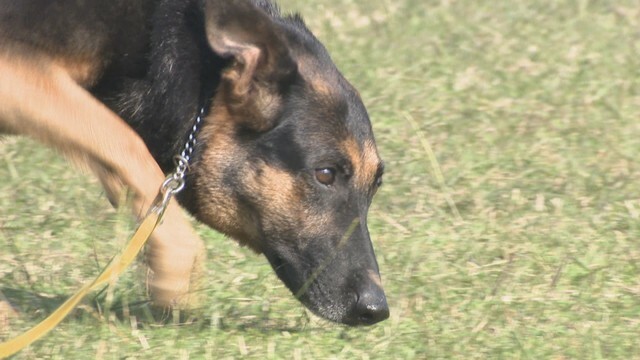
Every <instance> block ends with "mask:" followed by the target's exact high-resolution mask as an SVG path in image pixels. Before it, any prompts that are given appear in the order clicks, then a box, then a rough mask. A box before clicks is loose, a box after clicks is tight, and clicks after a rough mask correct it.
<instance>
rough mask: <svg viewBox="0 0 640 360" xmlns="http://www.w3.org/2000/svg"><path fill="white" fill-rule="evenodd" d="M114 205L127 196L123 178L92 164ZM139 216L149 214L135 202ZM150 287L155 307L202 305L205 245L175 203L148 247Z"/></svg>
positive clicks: (134, 209)
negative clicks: (201, 291)
mask: <svg viewBox="0 0 640 360" xmlns="http://www.w3.org/2000/svg"><path fill="white" fill-rule="evenodd" d="M89 166H90V167H91V169H92V171H93V173H94V174H95V175H96V176H97V177H98V179H100V182H101V183H102V186H103V187H104V189H105V190H106V192H107V196H108V197H109V199H110V201H111V202H112V204H113V205H115V206H117V205H119V204H118V202H119V201H120V199H122V198H123V197H124V196H123V195H124V193H123V192H124V191H125V187H124V186H123V183H122V181H121V180H120V178H119V177H118V176H117V175H116V174H114V173H113V172H112V171H109V170H108V169H106V168H104V167H103V166H101V165H100V164H99V163H95V162H94V163H90V164H89ZM133 211H134V213H135V214H136V215H137V216H138V217H141V216H143V215H144V213H143V211H146V209H145V207H144V203H141V202H139V201H138V202H136V200H134V201H133ZM146 253H147V263H148V265H149V273H148V277H147V280H148V286H149V292H150V295H151V298H152V299H153V302H154V304H155V305H156V306H159V307H173V308H182V309H184V308H193V307H195V306H197V305H198V303H199V301H198V300H199V296H197V289H198V284H199V282H200V281H199V280H201V279H202V277H203V273H204V258H205V256H206V252H205V249H204V243H203V242H202V240H201V239H200V237H199V236H198V235H197V234H196V233H195V231H194V229H193V228H192V227H191V225H190V224H189V221H188V220H187V219H186V218H185V216H184V214H183V213H182V210H181V209H180V207H179V206H178V205H177V203H176V201H175V199H172V200H171V203H170V205H169V207H168V209H167V210H166V212H165V220H164V221H163V222H162V223H161V224H160V225H159V226H158V228H156V230H155V231H154V232H153V235H152V236H151V239H150V240H149V242H148V244H147V249H146Z"/></svg>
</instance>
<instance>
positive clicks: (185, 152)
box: [160, 107, 204, 208]
mask: <svg viewBox="0 0 640 360" xmlns="http://www.w3.org/2000/svg"><path fill="white" fill-rule="evenodd" d="M203 117H204V107H202V108H200V111H199V112H198V116H196V121H195V123H194V124H193V126H192V127H191V131H190V132H189V137H188V138H187V142H186V143H185V144H184V149H182V152H181V153H180V155H176V156H175V157H174V159H173V161H174V163H175V165H176V169H175V170H174V171H173V172H172V173H171V174H169V176H167V178H166V179H165V180H164V182H163V183H162V186H161V187H160V191H161V192H162V208H166V206H167V205H168V204H169V200H170V199H171V197H172V196H173V195H175V194H177V193H179V192H180V191H182V189H184V184H185V176H186V174H187V172H188V171H189V162H190V161H191V156H192V155H193V149H194V148H195V146H196V143H197V140H196V135H197V133H198V130H200V124H201V123H202V118H203Z"/></svg>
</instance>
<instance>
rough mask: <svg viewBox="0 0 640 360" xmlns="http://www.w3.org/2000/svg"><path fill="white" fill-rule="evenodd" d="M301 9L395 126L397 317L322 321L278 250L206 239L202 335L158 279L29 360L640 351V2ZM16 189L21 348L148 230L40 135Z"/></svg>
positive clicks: (12, 210)
mask: <svg viewBox="0 0 640 360" xmlns="http://www.w3.org/2000/svg"><path fill="white" fill-rule="evenodd" d="M280 3H281V5H282V6H283V8H285V9H291V10H299V11H302V12H303V14H304V15H305V17H306V18H307V20H308V23H309V25H310V27H311V28H312V29H313V30H314V31H315V32H316V34H318V36H319V37H320V38H321V39H322V40H323V42H324V43H325V45H326V46H327V47H328V48H329V50H330V51H331V53H332V54H333V57H334V60H335V62H336V63H337V64H338V65H339V67H340V68H341V69H342V71H343V72H344V73H345V75H346V76H347V77H348V78H350V79H352V82H353V83H354V85H356V87H357V88H358V89H359V90H360V92H361V94H362V97H363V98H364V99H365V103H366V104H367V106H368V109H369V112H370V115H371V117H372V119H373V123H374V129H375V131H376V136H377V141H378V145H379V147H380V151H381V153H382V155H383V157H384V159H385V160H386V164H387V170H388V171H387V175H385V176H386V177H385V185H384V187H383V188H382V189H381V191H380V192H379V194H378V195H377V198H376V200H375V202H374V205H373V207H372V209H371V213H370V220H369V222H370V230H371V233H372V238H373V239H374V244H375V247H376V250H377V253H378V260H379V263H380V268H381V272H382V274H383V280H384V283H385V288H386V291H387V293H388V297H389V302H390V306H391V309H392V310H391V318H390V319H389V320H388V321H386V322H384V323H381V324H380V325H378V326H375V327H372V328H359V329H348V328H344V327H341V326H336V325H331V324H327V323H324V322H321V321H317V320H316V319H314V318H313V317H310V316H309V315H307V313H306V312H305V311H304V310H303V309H302V307H301V306H300V305H298V304H297V303H296V301H295V300H294V299H293V298H292V296H291V295H290V294H289V293H288V291H287V290H286V289H285V288H284V287H283V286H282V285H281V284H280V283H279V282H278V281H277V279H276V278H275V276H274V275H273V274H272V271H271V269H270V268H269V266H268V265H267V263H266V261H264V259H263V258H260V257H257V256H255V255H253V254H251V253H250V252H249V251H247V250H246V249H242V248H239V247H237V246H236V245H235V244H233V243H232V242H231V241H229V240H227V239H224V238H223V237H221V236H220V235H218V234H216V233H214V232H212V231H210V230H208V229H205V228H204V227H200V228H199V231H200V232H201V234H202V236H203V237H204V238H206V240H207V245H208V257H209V260H208V265H207V266H208V268H207V271H208V280H207V285H206V288H205V289H204V290H203V291H205V292H206V294H205V295H206V299H207V301H206V302H205V303H204V304H203V308H202V309H201V311H202V317H201V318H200V319H199V320H198V321H196V322H195V323H194V324H190V325H178V324H175V323H172V322H171V321H169V322H168V323H166V324H160V323H156V322H153V321H152V320H150V319H149V318H148V316H147V315H145V311H144V309H145V307H144V306H143V305H140V304H138V302H140V301H141V300H144V288H143V285H141V284H142V282H141V281H139V280H140V277H141V276H140V274H141V273H142V270H141V266H140V265H137V266H134V268H133V269H132V270H130V271H129V272H128V273H127V274H126V275H125V276H123V278H121V280H120V281H119V283H118V285H117V286H115V288H113V289H111V290H110V291H109V292H108V293H106V294H100V295H99V296H98V300H97V301H94V300H92V299H88V300H86V301H85V302H84V303H83V305H82V306H80V307H79V308H78V309H77V310H76V311H75V312H74V314H73V316H72V317H71V318H69V319H67V320H66V321H65V322H64V323H63V324H61V325H60V326H59V327H58V328H57V329H56V330H55V331H54V332H53V333H51V334H50V335H48V336H47V337H46V338H45V339H43V340H42V341H40V342H38V343H36V344H34V345H33V346H31V347H30V348H29V349H27V350H25V351H23V352H22V353H20V354H19V355H18V356H16V358H17V359H31V358H51V359H71V358H96V359H114V358H128V359H147V358H167V359H174V358H176V359H187V358H190V359H205V358H215V359H218V358H236V357H243V358H259V359H263V358H294V359H303V358H304V359H307V358H345V359H347V358H348V359H351V358H354V359H373V358H397V359H405V358H463V359H471V358H529V359H540V358H553V359H591V358H593V359H598V358H607V359H613V358H618V359H628V358H634V357H638V354H640V342H639V341H638V334H640V269H639V267H640V246H639V241H640V161H639V160H638V152H639V151H640V30H639V29H640V6H639V5H638V4H637V2H636V1H631V0H621V1H616V2H609V1H599V0H560V1H551V0H545V1H537V2H532V1H510V2H495V1H486V0H480V1H447V0H442V1H434V0H396V1H391V0H374V1H362V0H331V1H330V0H318V1H314V2H308V3H301V2H294V1H293V0H286V1H284V0H283V1H281V2H280ZM0 179H2V181H1V182H0V289H2V291H3V292H4V293H5V295H6V296H7V297H8V298H9V299H10V300H11V301H12V302H13V303H14V304H15V305H16V306H17V307H18V309H19V310H20V312H21V314H20V318H19V319H18V320H17V321H14V323H12V327H11V331H10V332H9V335H10V334H17V333H19V332H20V331H22V330H24V329H26V328H28V327H29V326H30V325H33V324H35V323H36V322H37V321H38V320H40V319H42V318H43V317H44V316H45V315H46V314H48V313H50V312H51V311H52V309H54V308H55V306H56V305H57V304H59V303H60V302H61V301H62V300H64V299H65V298H66V297H67V296H69V295H70V294H71V293H72V292H73V291H75V290H76V289H77V288H78V287H79V286H80V284H81V283H83V282H85V281H88V280H89V279H91V278H92V277H94V276H95V275H96V274H97V271H98V269H99V268H100V267H101V266H102V265H104V264H105V262H106V261H108V259H109V258H110V257H111V256H112V255H113V254H114V253H115V252H116V251H117V249H118V247H119V246H121V245H122V243H123V242H124V240H125V238H126V237H127V235H128V234H129V230H130V229H131V223H130V220H129V219H128V216H126V214H119V213H117V212H115V211H114V210H112V209H110V207H109V206H108V203H107V201H106V200H105V197H104V194H103V193H102V191H101V190H100V188H99V186H98V185H97V184H96V182H95V181H94V180H92V179H91V178H89V177H86V176H83V175H81V174H79V173H78V172H77V171H76V170H74V169H73V168H71V167H70V166H69V165H67V163H65V162H64V161H63V160H61V159H60V158H59V157H58V156H57V155H55V154H52V153H50V152H49V151H47V150H46V149H43V148H41V147H39V146H36V145H34V144H33V143H31V142H29V141H26V140H16V139H7V140H5V141H3V142H2V143H1V144H0ZM96 303H97V304H99V307H98V306H96V305H95V304H96ZM139 324H143V325H142V326H138V325H139ZM4 336H6V334H5V335H4Z"/></svg>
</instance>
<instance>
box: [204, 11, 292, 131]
mask: <svg viewBox="0 0 640 360" xmlns="http://www.w3.org/2000/svg"><path fill="white" fill-rule="evenodd" d="M205 27H206V33H207V39H208V41H209V44H210V46H211V48H212V49H213V51H214V52H215V53H216V54H218V55H219V56H221V57H223V58H228V59H230V60H231V63H230V65H229V66H228V67H227V69H225V71H224V72H223V74H222V84H221V89H220V91H221V92H222V94H218V95H220V96H224V97H225V99H224V100H225V101H224V103H225V105H226V106H227V107H228V108H229V111H230V112H231V115H234V117H235V118H236V119H238V121H240V122H241V123H242V125H244V126H247V127H249V128H251V129H253V130H255V131H265V130H268V129H269V128H271V127H272V126H273V122H274V118H275V115H276V114H277V112H278V110H279V107H280V96H281V93H282V91H283V87H284V86H286V84H287V83H288V82H289V81H290V79H291V77H292V74H294V73H295V72H296V63H295V62H294V61H293V59H292V57H291V55H290V52H289V49H288V46H287V43H286V39H285V37H284V34H283V33H282V29H281V28H280V27H279V25H278V24H276V23H275V22H274V20H273V19H272V18H271V17H270V16H269V15H268V14H267V13H266V12H265V11H263V10H262V9H259V8H258V7H256V6H255V5H253V4H251V3H250V2H249V1H247V0H207V1H206V2H205Z"/></svg>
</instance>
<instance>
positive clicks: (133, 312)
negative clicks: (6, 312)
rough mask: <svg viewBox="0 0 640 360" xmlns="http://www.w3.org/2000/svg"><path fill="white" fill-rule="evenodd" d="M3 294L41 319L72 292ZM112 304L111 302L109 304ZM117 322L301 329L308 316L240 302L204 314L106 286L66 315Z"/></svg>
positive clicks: (22, 312)
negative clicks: (256, 309) (253, 310)
mask: <svg viewBox="0 0 640 360" xmlns="http://www.w3.org/2000/svg"><path fill="white" fill-rule="evenodd" d="M0 291H1V292H2V294H4V298H5V299H6V301H8V302H9V304H10V306H11V307H12V308H13V309H14V310H15V311H16V313H17V314H18V318H21V319H22V320H27V321H42V320H44V319H45V318H46V317H47V316H49V315H51V314H52V313H53V312H54V311H55V310H56V309H57V308H58V307H60V306H61V305H62V304H63V303H64V302H65V301H66V300H67V299H69V297H71V296H72V295H73V294H65V295H49V294H41V293H37V292H35V291H33V290H30V289H16V288H2V289H0ZM109 303H110V304H111V305H110V306H109V305H108V304H109ZM87 315H88V316H90V317H91V318H93V319H95V320H98V321H99V322H108V323H112V324H116V325H123V326H128V327H135V328H137V329H144V328H157V327H192V328H194V329H198V330H205V329H212V328H215V329H218V330H221V331H232V332H244V331H249V330H251V331H259V332H262V333H281V332H283V331H286V332H289V333H302V332H306V331H308V330H310V329H309V328H308V326H307V325H308V323H309V318H308V316H302V319H301V320H299V321H296V323H295V324H292V323H291V321H290V320H288V319H284V318H279V317H277V315H276V314H273V313H271V312H265V313H263V314H261V315H260V316H256V315H251V316H247V315H246V314H244V313H243V308H242V306H229V307H226V308H225V311H224V312H222V313H217V314H216V315H215V316H212V315H211V314H207V311H206V310H205V309H204V308H199V309H192V310H172V309H167V308H160V307H156V306H153V305H152V304H151V301H150V300H148V299H143V300H136V301H128V299H127V298H126V296H122V295H120V296H118V295H115V296H114V298H113V299H111V300H110V301H108V300H107V291H106V288H105V289H103V290H101V291H98V292H96V293H94V294H92V295H91V296H87V297H86V298H85V299H84V300H83V301H82V302H81V303H80V304H79V305H78V306H77V307H76V308H75V309H74V310H73V311H72V312H71V313H70V314H69V315H68V316H67V317H66V319H65V320H66V321H69V320H70V319H73V320H75V321H82V320H83V319H86V317H87Z"/></svg>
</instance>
